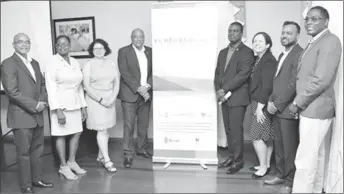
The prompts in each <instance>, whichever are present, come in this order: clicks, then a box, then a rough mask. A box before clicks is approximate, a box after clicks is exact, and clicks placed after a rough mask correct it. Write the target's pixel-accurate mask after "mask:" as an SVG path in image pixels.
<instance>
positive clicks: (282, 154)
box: [273, 116, 299, 187]
mask: <svg viewBox="0 0 344 194" xmlns="http://www.w3.org/2000/svg"><path fill="white" fill-rule="evenodd" d="M273 126H274V129H275V140H274V147H275V148H274V150H275V157H276V176H277V177H278V178H281V179H284V180H285V182H284V184H285V185H286V186H289V187H292V186H293V180H294V175H295V170H296V168H295V163H294V162H295V156H296V151H297V147H298V145H299V121H298V120H294V119H284V118H280V117H277V116H273Z"/></svg>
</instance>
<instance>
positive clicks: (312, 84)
mask: <svg viewBox="0 0 344 194" xmlns="http://www.w3.org/2000/svg"><path fill="white" fill-rule="evenodd" d="M329 20H330V15H329V13H328V11H327V10H326V9H325V8H323V7H321V6H315V7H312V8H311V9H310V10H309V11H308V13H307V16H306V18H305V28H306V31H307V34H308V35H310V36H311V37H312V39H311V41H310V44H309V45H308V46H307V47H306V49H305V50H304V52H303V54H302V55H301V57H300V60H299V65H298V70H297V78H296V97H295V98H294V100H293V103H292V104H291V105H290V106H289V110H290V112H291V113H292V114H294V115H295V114H296V113H298V112H299V114H300V143H299V146H298V148H297V153H296V157H295V166H296V172H295V177H294V184H293V193H321V192H322V189H323V186H324V174H325V164H326V161H325V155H326V152H325V151H326V148H325V147H326V146H330V142H328V141H327V140H326V139H327V138H325V137H326V136H327V133H328V132H329V130H330V128H331V123H332V121H333V119H334V117H335V97H334V96H335V93H334V82H335V80H336V76H337V70H338V66H339V63H340V60H341V54H342V45H341V43H340V39H339V38H338V37H337V36H336V35H334V34H332V33H331V32H330V30H329V29H328V24H329Z"/></svg>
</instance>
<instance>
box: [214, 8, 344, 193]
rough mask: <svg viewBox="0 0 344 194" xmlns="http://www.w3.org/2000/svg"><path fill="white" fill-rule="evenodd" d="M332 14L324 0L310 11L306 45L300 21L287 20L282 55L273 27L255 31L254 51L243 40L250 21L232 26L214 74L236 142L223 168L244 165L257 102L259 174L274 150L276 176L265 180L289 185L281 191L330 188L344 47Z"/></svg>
mask: <svg viewBox="0 0 344 194" xmlns="http://www.w3.org/2000/svg"><path fill="white" fill-rule="evenodd" d="M329 20H330V17H329V13H328V11H327V10H326V9H325V8H323V7H321V6H315V7H312V8H311V9H310V10H309V11H308V13H307V16H306V18H305V30H306V32H307V34H308V35H310V36H311V37H312V39H311V41H310V42H309V44H308V45H307V47H306V48H305V49H302V48H301V47H300V45H299V44H298V39H299V34H300V31H301V28H300V26H299V24H297V23H296V22H293V21H286V22H284V23H283V27H282V33H281V44H282V45H283V46H284V48H285V50H284V52H282V53H281V54H280V55H279V57H278V60H276V59H275V57H274V56H273V55H272V53H271V48H272V40H271V37H270V36H269V35H268V34H267V33H266V32H258V33H257V34H255V35H254V37H253V39H252V45H253V50H251V49H250V48H248V47H247V46H246V45H244V44H243V43H242V42H241V38H242V35H243V26H242V24H240V23H238V22H234V23H232V24H231V25H230V26H229V29H228V39H229V41H230V44H229V45H228V47H226V48H225V49H223V50H221V52H220V53H219V56H218V61H217V67H216V71H215V79H214V84H215V89H216V96H217V99H218V101H219V102H221V103H222V114H223V121H224V126H225V131H226V136H227V142H228V157H227V158H226V159H225V160H224V161H222V162H220V163H219V164H218V167H219V168H226V167H228V170H227V174H233V173H236V172H238V171H239V170H240V169H242V168H243V166H244V160H243V141H244V139H243V121H244V116H245V110H246V107H247V106H248V105H249V104H251V111H250V112H251V114H252V121H251V128H250V138H251V140H252V143H253V147H254V149H255V152H256V154H257V156H258V159H259V165H258V166H252V167H251V168H250V170H252V171H254V173H253V174H252V178H254V179H258V178H262V177H264V176H265V175H267V174H268V173H269V172H270V171H271V167H270V162H271V156H272V153H273V149H274V150H275V159H276V175H275V177H274V178H272V179H271V180H265V181H264V184H267V185H277V184H284V186H283V187H281V190H280V191H279V192H281V193H291V192H293V193H321V192H322V189H323V188H324V175H325V171H324V170H325V146H329V142H327V141H326V140H325V136H326V134H327V133H328V131H329V129H330V125H331V123H332V120H333V118H334V117H335V115H334V113H335V97H334V95H335V94H334V81H335V80H336V75H337V69H338V65H339V63H340V58H341V53H342V47H341V43H340V40H339V38H338V37H337V36H336V35H334V34H332V33H331V32H330V31H329V30H328V24H329ZM228 93H230V94H231V95H230V97H229V98H228V99H227V98H226V95H227V94H228Z"/></svg>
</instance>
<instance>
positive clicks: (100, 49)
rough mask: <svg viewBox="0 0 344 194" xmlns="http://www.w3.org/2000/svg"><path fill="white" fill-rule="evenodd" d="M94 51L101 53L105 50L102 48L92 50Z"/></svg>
mask: <svg viewBox="0 0 344 194" xmlns="http://www.w3.org/2000/svg"><path fill="white" fill-rule="evenodd" d="M93 50H94V51H102V50H105V49H104V48H93Z"/></svg>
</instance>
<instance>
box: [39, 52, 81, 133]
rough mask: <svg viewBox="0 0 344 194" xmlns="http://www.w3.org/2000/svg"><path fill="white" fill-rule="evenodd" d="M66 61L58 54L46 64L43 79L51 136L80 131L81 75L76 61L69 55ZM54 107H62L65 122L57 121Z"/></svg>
mask: <svg viewBox="0 0 344 194" xmlns="http://www.w3.org/2000/svg"><path fill="white" fill-rule="evenodd" d="M69 60H70V63H71V64H69V63H67V62H66V61H65V60H64V59H63V58H62V57H61V56H60V55H59V54H56V55H54V56H53V58H52V60H51V63H50V64H48V65H47V66H46V73H45V80H46V88H47V92H48V102H49V107H50V122H51V135H52V136H65V135H71V134H75V133H79V132H82V130H83V127H82V116H81V108H82V107H86V106H87V104H86V101H85V95H84V89H83V87H82V80H83V75H82V71H81V69H80V64H79V63H78V61H77V60H76V59H74V58H72V57H69ZM56 109H62V110H63V112H64V114H65V116H66V123H65V124H64V125H61V124H59V123H58V119H57V114H56V111H54V110H56Z"/></svg>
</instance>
